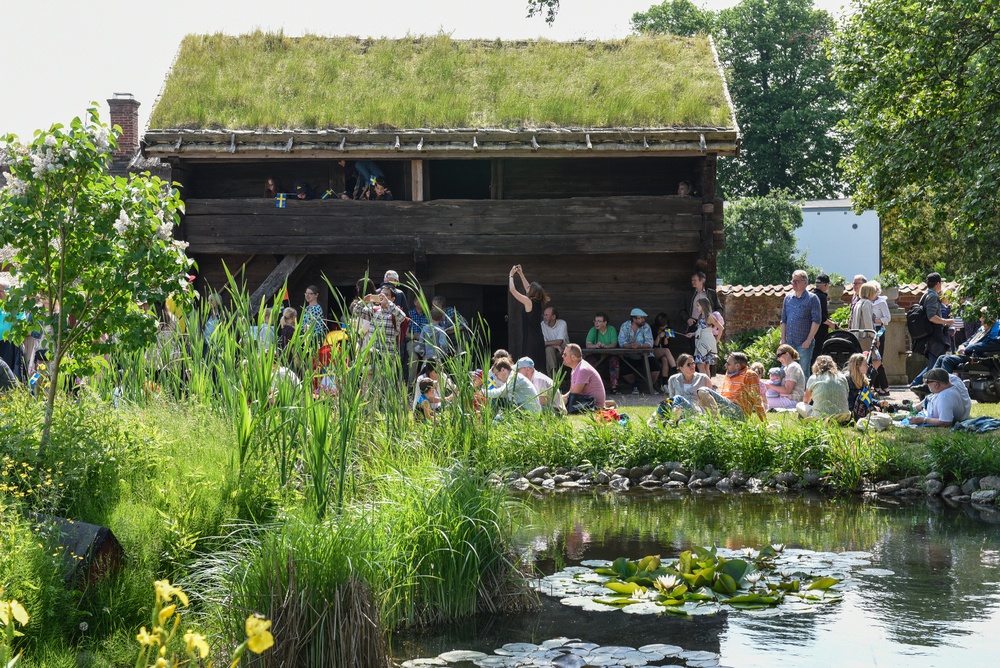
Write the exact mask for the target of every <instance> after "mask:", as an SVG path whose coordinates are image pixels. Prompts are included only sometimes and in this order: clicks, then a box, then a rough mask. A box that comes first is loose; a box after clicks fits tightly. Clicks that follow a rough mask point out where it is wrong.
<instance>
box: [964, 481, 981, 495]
mask: <svg viewBox="0 0 1000 668" xmlns="http://www.w3.org/2000/svg"><path fill="white" fill-rule="evenodd" d="M977 489H979V478H969V479H968V480H966V481H965V484H963V485H962V494H972V493H973V492H975V491H976V490H977Z"/></svg>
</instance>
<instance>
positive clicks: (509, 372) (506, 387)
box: [473, 359, 542, 413]
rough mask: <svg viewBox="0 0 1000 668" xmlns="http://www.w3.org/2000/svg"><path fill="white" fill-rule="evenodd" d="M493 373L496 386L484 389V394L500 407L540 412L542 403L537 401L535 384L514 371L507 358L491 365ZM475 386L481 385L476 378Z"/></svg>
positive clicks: (479, 380) (480, 381)
mask: <svg viewBox="0 0 1000 668" xmlns="http://www.w3.org/2000/svg"><path fill="white" fill-rule="evenodd" d="M493 375H494V376H495V377H496V382H497V386H496V387H494V388H492V389H487V390H486V396H488V397H489V398H490V399H492V400H493V401H494V402H496V404H497V406H498V407H500V408H508V409H511V408H516V409H520V410H524V411H527V412H529V413H541V412H542V405H541V404H540V403H539V402H538V395H537V393H536V391H535V386H534V385H532V383H531V381H530V380H528V379H527V378H525V377H524V376H523V375H521V374H519V373H516V372H514V367H513V365H512V364H511V363H510V361H509V360H506V359H502V360H500V361H498V362H497V363H496V364H494V365H493ZM476 380H478V383H477V382H475V381H473V382H474V384H476V386H477V388H478V387H479V386H481V385H482V379H481V378H478V379H476Z"/></svg>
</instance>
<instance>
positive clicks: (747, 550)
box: [743, 547, 757, 559]
mask: <svg viewBox="0 0 1000 668" xmlns="http://www.w3.org/2000/svg"><path fill="white" fill-rule="evenodd" d="M756 552H757V551H756V550H754V549H753V548H752V547H745V548H743V554H745V555H746V556H747V557H750V558H751V559H752V558H753V555H754V554H756Z"/></svg>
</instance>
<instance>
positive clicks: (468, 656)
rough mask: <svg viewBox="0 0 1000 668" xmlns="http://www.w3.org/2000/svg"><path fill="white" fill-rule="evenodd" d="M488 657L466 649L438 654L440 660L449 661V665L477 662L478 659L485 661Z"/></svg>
mask: <svg viewBox="0 0 1000 668" xmlns="http://www.w3.org/2000/svg"><path fill="white" fill-rule="evenodd" d="M487 656H488V655H487V654H483V653H482V652H473V651H470V650H464V649H453V650H452V651H450V652H444V653H443V654H438V657H437V658H439V659H441V660H442V661H447V662H448V663H458V662H459V661H475V660H476V659H485V658H486V657H487Z"/></svg>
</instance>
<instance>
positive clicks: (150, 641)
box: [135, 626, 160, 647]
mask: <svg viewBox="0 0 1000 668" xmlns="http://www.w3.org/2000/svg"><path fill="white" fill-rule="evenodd" d="M135 639H136V640H138V641H139V644H140V645H149V646H150V647H155V646H156V645H158V644H160V634H159V633H152V634H151V633H149V632H148V631H146V627H145V626H143V627H142V628H140V629H139V633H138V635H136V637H135Z"/></svg>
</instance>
